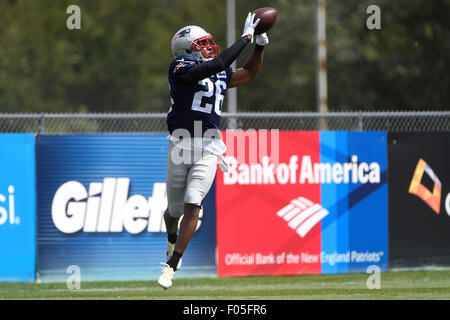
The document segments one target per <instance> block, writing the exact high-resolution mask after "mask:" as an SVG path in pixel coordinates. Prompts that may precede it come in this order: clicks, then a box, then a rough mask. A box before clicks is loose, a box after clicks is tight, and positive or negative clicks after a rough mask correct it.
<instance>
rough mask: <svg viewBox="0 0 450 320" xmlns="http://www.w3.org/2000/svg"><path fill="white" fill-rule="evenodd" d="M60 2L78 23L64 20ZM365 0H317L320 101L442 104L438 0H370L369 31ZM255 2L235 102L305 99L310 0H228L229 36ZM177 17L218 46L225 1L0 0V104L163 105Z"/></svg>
mask: <svg viewBox="0 0 450 320" xmlns="http://www.w3.org/2000/svg"><path fill="white" fill-rule="evenodd" d="M71 4H76V5H78V6H79V7H80V8H81V30H68V29H67V27H66V19H67V18H68V17H69V14H67V13H66V9H67V7H68V6H69V5H71ZM370 4H374V3H373V1H368V0H363V1H344V0H333V1H327V7H326V10H327V46H328V52H327V56H328V61H327V63H328V89H329V110H330V111H339V110H361V109H366V110H387V109H390V110H392V109H402V110H403V109H422V108H424V107H432V108H433V109H443V108H445V107H449V106H450V93H449V90H448V89H449V87H450V54H449V52H450V37H449V36H448V34H449V31H450V20H449V19H448V12H450V0H438V1H427V0H408V1H406V0H396V1H388V0H377V1H376V4H377V5H379V6H380V8H381V15H382V18H381V19H382V20H381V21H382V29H381V30H373V31H371V30H368V29H367V28H366V26H365V22H366V19H367V18H368V16H369V15H368V14H367V13H366V8H367V7H368V6H369V5H370ZM264 6H271V7H275V8H277V9H278V11H279V16H278V19H277V23H276V25H275V27H274V28H273V29H272V30H270V32H269V38H270V44H269V46H268V48H267V49H266V50H265V57H264V62H263V66H262V69H261V71H260V74H259V75H258V78H257V79H256V81H254V82H252V83H250V84H247V85H245V86H243V87H241V88H239V89H238V103H239V110H241V111H243V110H252V111H301V110H308V111H314V110H316V57H315V54H316V38H315V32H316V20H315V1H311V0H271V1H265V0H256V1H255V0H252V1H250V0H239V1H236V37H239V36H240V35H241V31H242V27H243V22H244V19H245V16H246V14H247V13H248V12H249V11H253V10H254V9H256V8H259V7H264ZM189 24H195V25H200V26H202V27H203V28H205V29H206V30H208V31H209V32H210V33H212V34H213V35H214V36H215V38H216V42H217V43H219V44H220V46H221V48H222V50H224V49H225V48H226V1H207V0H188V1H186V0H184V1H182V0H171V1H166V0H147V1H141V0H126V1H125V0H115V1H112V0H76V1H75V0H58V1H54V0H0V112H135V111H139V112H147V111H152V112H166V111H167V110H168V107H169V95H168V85H167V68H168V64H169V63H170V61H171V60H172V58H173V56H172V53H171V51H170V40H171V38H172V36H173V34H174V33H175V32H176V31H177V30H178V29H180V28H181V27H183V26H185V25H189ZM251 52H252V46H250V47H248V48H246V49H245V50H244V52H243V53H242V54H241V56H240V57H239V59H238V61H237V65H238V67H239V66H242V65H243V64H244V63H245V61H246V59H247V58H248V57H249V56H250V54H251Z"/></svg>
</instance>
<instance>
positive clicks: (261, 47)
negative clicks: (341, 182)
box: [255, 44, 264, 52]
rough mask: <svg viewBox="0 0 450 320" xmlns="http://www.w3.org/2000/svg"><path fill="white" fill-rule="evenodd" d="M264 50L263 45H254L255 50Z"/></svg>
mask: <svg viewBox="0 0 450 320" xmlns="http://www.w3.org/2000/svg"><path fill="white" fill-rule="evenodd" d="M263 50H264V46H260V45H259V44H257V45H255V51H258V52H261V51H263Z"/></svg>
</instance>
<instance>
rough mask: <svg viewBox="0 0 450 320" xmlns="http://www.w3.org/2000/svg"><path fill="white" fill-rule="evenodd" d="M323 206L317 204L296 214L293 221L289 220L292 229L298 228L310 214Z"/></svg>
mask: <svg viewBox="0 0 450 320" xmlns="http://www.w3.org/2000/svg"><path fill="white" fill-rule="evenodd" d="M321 208H322V207H321V206H320V205H319V204H315V205H313V206H312V207H309V208H308V209H305V210H303V211H302V212H301V213H300V214H299V215H298V216H296V217H295V218H294V219H292V221H291V222H289V224H288V225H289V227H291V228H292V229H295V228H297V227H298V226H299V225H300V224H301V223H302V222H303V221H305V220H306V219H307V218H308V217H309V216H311V215H312V214H314V213H315V212H317V211H318V210H320V209H321Z"/></svg>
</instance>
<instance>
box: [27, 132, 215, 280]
mask: <svg viewBox="0 0 450 320" xmlns="http://www.w3.org/2000/svg"><path fill="white" fill-rule="evenodd" d="M36 143H37V150H36V163H37V169H38V176H37V198H38V217H37V218H38V220H37V221H38V224H37V228H38V237H37V242H38V261H39V264H38V275H39V278H40V280H42V281H66V279H67V278H68V277H69V276H71V274H73V273H74V272H77V276H80V278H81V280H121V279H122V280H133V279H156V277H157V276H158V275H159V272H160V270H161V265H160V262H165V261H166V239H167V236H166V233H165V231H166V230H165V225H164V221H163V212H164V210H165V209H166V206H167V198H166V186H165V182H166V161H167V151H168V146H169V143H168V140H167V139H166V135H155V134H147V135H145V134H140V135H133V134H111V135H58V136H47V135H46V136H38V137H37V141H36ZM214 192H215V189H214V186H213V188H212V190H211V192H210V193H209V195H208V196H207V198H206V199H205V201H204V203H203V205H204V209H203V211H202V212H201V217H200V222H199V224H198V229H197V231H196V233H195V235H194V236H193V238H192V240H191V242H190V244H189V249H188V251H189V254H186V256H185V257H183V268H182V269H181V270H180V271H178V272H179V277H196V276H211V275H212V276H214V275H216V266H215V248H216V233H215V232H216V229H215V228H216V221H215V201H214Z"/></svg>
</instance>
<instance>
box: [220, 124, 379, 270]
mask: <svg viewBox="0 0 450 320" xmlns="http://www.w3.org/2000/svg"><path fill="white" fill-rule="evenodd" d="M224 140H225V141H226V145H227V148H228V149H227V154H226V158H225V159H226V161H227V162H228V164H229V171H228V172H226V173H223V172H221V171H218V176H217V186H216V187H217V192H216V201H217V247H218V248H217V249H218V254H217V257H218V258H217V259H218V261H217V271H218V275H219V276H242V275H269V274H274V275H283V274H319V273H348V272H366V270H367V268H369V267H370V266H377V267H379V268H380V269H381V270H382V271H387V268H388V197H387V195H388V194H387V192H388V189H387V147H386V146H387V144H386V134H385V133H384V132H318V131H302V132H300V131H297V132H295V131H280V132H278V131H273V132H271V131H269V132H268V131H247V132H241V131H235V132H234V133H226V134H224Z"/></svg>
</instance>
